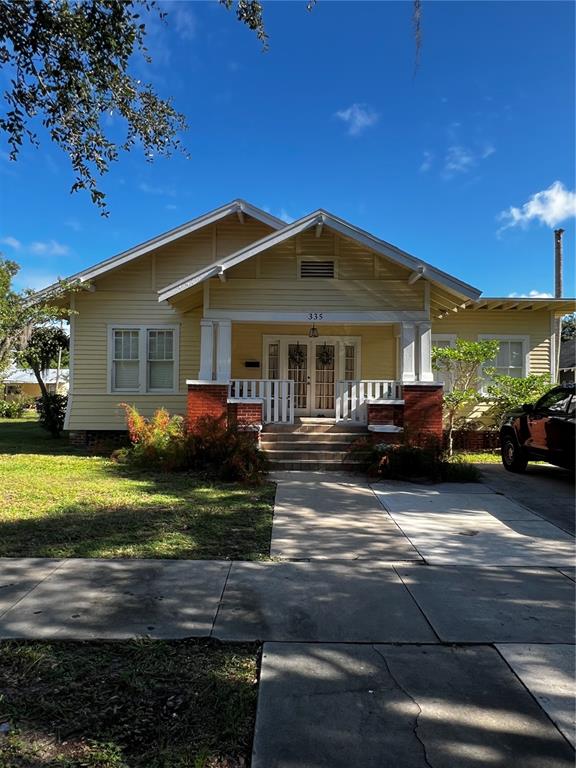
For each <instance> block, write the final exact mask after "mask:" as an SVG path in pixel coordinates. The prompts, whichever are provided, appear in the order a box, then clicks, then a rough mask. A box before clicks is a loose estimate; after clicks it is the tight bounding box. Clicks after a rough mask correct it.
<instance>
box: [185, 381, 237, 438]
mask: <svg viewBox="0 0 576 768" xmlns="http://www.w3.org/2000/svg"><path fill="white" fill-rule="evenodd" d="M186 384H187V386H188V403H187V408H186V412H187V414H188V425H189V428H190V429H191V430H192V431H194V425H195V424H196V422H197V421H198V419H200V418H202V417H203V416H212V417H213V418H215V419H220V418H222V419H223V421H224V424H225V425H226V422H227V416H228V384H225V383H222V382H218V381H187V382H186Z"/></svg>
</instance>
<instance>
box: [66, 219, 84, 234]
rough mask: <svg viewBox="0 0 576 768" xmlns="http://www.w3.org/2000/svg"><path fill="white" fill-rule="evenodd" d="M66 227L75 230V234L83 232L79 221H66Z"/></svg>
mask: <svg viewBox="0 0 576 768" xmlns="http://www.w3.org/2000/svg"><path fill="white" fill-rule="evenodd" d="M64 226H66V227H70V229H72V230H74V232H82V224H81V223H80V222H79V221H78V219H66V221H65V222H64Z"/></svg>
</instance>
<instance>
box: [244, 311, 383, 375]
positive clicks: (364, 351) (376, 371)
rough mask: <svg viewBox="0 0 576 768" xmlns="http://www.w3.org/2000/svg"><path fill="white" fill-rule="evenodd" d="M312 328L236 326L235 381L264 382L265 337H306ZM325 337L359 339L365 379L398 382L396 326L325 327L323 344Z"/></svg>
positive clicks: (271, 325)
mask: <svg viewBox="0 0 576 768" xmlns="http://www.w3.org/2000/svg"><path fill="white" fill-rule="evenodd" d="M308 328H309V326H308V325H306V326H304V325H293V324H286V323H282V324H281V323H278V324H276V323H275V324H270V325H268V324H267V325H262V324H257V323H232V378H234V379H260V378H262V376H263V374H264V369H265V365H264V360H263V357H262V355H263V354H264V350H263V337H264V336H276V335H277V336H304V337H306V336H307V334H308ZM323 336H356V337H358V338H359V339H360V345H361V346H360V361H361V370H360V371H359V376H360V377H361V378H363V379H395V378H396V340H395V338H394V332H393V328H392V326H390V325H387V326H376V325H324V324H322V325H321V326H320V336H319V337H318V341H320V342H321V341H322V337H323ZM246 360H258V361H260V368H246V367H245V365H244V363H245V362H246Z"/></svg>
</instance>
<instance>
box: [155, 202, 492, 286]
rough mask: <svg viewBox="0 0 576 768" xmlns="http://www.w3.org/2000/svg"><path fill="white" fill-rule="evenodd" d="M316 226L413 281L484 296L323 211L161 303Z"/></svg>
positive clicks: (196, 275) (205, 272)
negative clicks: (402, 269) (407, 272)
mask: <svg viewBox="0 0 576 768" xmlns="http://www.w3.org/2000/svg"><path fill="white" fill-rule="evenodd" d="M312 227H316V232H317V234H318V235H320V233H321V231H322V228H323V227H328V228H329V229H332V230H334V231H335V232H338V233H339V234H341V235H343V236H344V237H348V238H350V239H352V240H355V241H356V242H357V243H359V244H361V245H364V246H366V247H367V248H370V249H371V250H373V251H375V252H376V253H378V254H380V255H381V256H383V257H385V258H387V259H389V260H391V261H393V262H395V263H397V264H399V265H400V266H403V267H406V268H407V269H410V270H412V276H411V278H410V280H412V281H415V280H418V279H419V278H420V277H424V278H426V279H427V280H429V281H430V282H431V283H434V284H436V285H438V286H441V287H443V288H446V289H447V290H449V291H450V292H452V293H455V294H457V295H458V296H460V297H462V299H463V300H466V299H467V300H470V299H472V300H476V299H478V297H479V296H480V293H481V291H480V290H479V289H477V288H474V286H472V285H469V284H468V283H464V282H463V281H461V280H458V278H456V277H453V276H452V275H449V274H448V273H446V272H443V271H442V270H440V269H437V268H436V267H433V266H432V265H431V264H428V263H427V262H425V261H423V260H422V259H417V258H416V257H414V256H412V255H410V254H409V253H407V252H406V251H403V250H401V249H400V248H397V247H396V246H395V245H391V244H390V243H387V242H385V241H384V240H379V239H378V238H377V237H374V236H373V235H371V234H369V233H368V232H365V231H364V230H362V229H359V228H358V227H355V226H354V225H352V224H350V223H348V222H347V221H344V219H340V218H338V217H337V216H334V215H333V214H331V213H328V212H327V211H324V210H322V209H320V210H317V211H314V212H313V213H310V214H308V215H307V216H304V217H303V218H301V219H298V220H297V221H294V222H293V223H292V224H288V225H285V226H284V227H283V228H282V229H279V230H278V231H276V232H273V233H272V234H270V235H268V236H266V237H264V238H262V239H261V240H258V241H256V242H255V243H252V244H251V245H248V246H246V247H245V248H242V249H240V250H239V251H236V252H235V253H233V254H231V255H230V256H227V257H226V258H224V259H221V260H220V261H218V262H215V263H214V264H210V265H209V266H208V267H204V268H203V269H200V270H198V271H197V272H193V273H191V274H190V275H187V276H186V277H184V278H181V279H180V280H177V281H176V282H174V283H172V284H171V285H168V286H166V287H165V288H163V289H162V290H160V291H158V301H166V300H167V299H171V298H173V297H174V296H177V295H178V294H180V293H183V292H184V291H188V290H190V289H191V288H194V286H196V285H199V284H200V283H202V282H204V281H205V280H208V279H210V278H211V277H215V276H219V275H222V276H224V275H225V273H226V271H227V270H228V269H231V268H232V267H234V266H236V265H237V264H241V263H242V262H243V261H246V260H247V259H251V258H252V257H254V256H256V255H257V254H259V253H262V252H263V251H266V250H268V249H269V248H272V247H274V246H276V245H279V244H280V243H282V242H284V241H285V240H288V239H289V238H291V237H295V236H296V235H298V234H300V233H301V232H304V231H305V230H307V229H311V228H312Z"/></svg>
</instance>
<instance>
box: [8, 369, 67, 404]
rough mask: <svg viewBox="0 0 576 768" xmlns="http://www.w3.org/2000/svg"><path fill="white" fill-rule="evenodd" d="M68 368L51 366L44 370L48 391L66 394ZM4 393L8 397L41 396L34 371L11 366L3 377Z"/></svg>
mask: <svg viewBox="0 0 576 768" xmlns="http://www.w3.org/2000/svg"><path fill="white" fill-rule="evenodd" d="M68 378H69V372H68V368H61V369H60V371H58V370H57V369H56V368H50V369H49V370H47V371H45V372H44V375H43V379H44V382H45V384H46V388H47V390H48V392H56V391H58V392H59V393H60V394H63V395H65V394H66V393H67V392H68ZM1 385H2V387H3V395H4V397H6V398H7V399H12V398H15V397H40V395H41V394H42V393H41V392H40V385H39V384H38V382H37V381H36V376H34V374H33V373H32V371H27V370H25V369H22V368H16V367H12V368H9V369H8V371H7V372H6V373H5V375H4V377H3V378H2V379H1Z"/></svg>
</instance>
